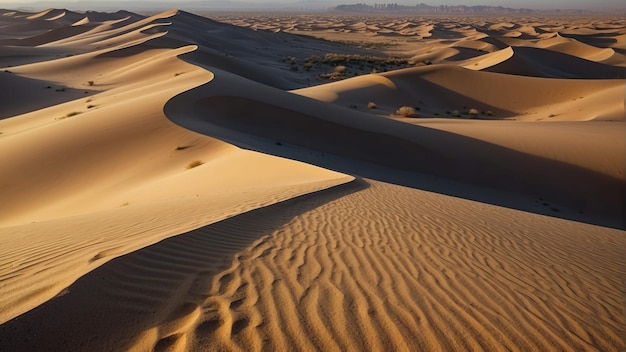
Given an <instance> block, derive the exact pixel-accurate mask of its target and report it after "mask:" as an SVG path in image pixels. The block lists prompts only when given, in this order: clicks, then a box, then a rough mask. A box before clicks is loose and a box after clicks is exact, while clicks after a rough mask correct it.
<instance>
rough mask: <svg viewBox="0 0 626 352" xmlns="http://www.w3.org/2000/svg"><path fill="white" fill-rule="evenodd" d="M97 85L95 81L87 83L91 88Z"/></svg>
mask: <svg viewBox="0 0 626 352" xmlns="http://www.w3.org/2000/svg"><path fill="white" fill-rule="evenodd" d="M95 83H96V82H94V81H87V84H88V85H90V86H93V85H94V84H95Z"/></svg>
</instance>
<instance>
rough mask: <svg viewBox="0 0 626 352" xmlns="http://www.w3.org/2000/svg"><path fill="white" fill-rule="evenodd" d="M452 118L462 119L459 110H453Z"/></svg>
mask: <svg viewBox="0 0 626 352" xmlns="http://www.w3.org/2000/svg"><path fill="white" fill-rule="evenodd" d="M452 117H461V113H460V112H459V110H452Z"/></svg>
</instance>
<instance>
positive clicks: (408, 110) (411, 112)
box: [396, 106, 415, 117]
mask: <svg viewBox="0 0 626 352" xmlns="http://www.w3.org/2000/svg"><path fill="white" fill-rule="evenodd" d="M396 114H398V115H400V116H404V117H414V116H415V109H414V108H412V107H410V106H401V107H400V108H399V109H398V110H397V111H396Z"/></svg>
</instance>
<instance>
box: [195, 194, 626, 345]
mask: <svg viewBox="0 0 626 352" xmlns="http://www.w3.org/2000/svg"><path fill="white" fill-rule="evenodd" d="M442 200H444V201H442ZM536 227H539V228H541V229H542V230H543V231H536V230H535V231H533V229H534V228H536ZM591 229H593V230H595V231H587V230H591ZM623 248H626V238H625V237H624V235H623V233H622V232H619V231H614V230H607V231H606V232H603V231H597V228H594V227H593V226H587V225H584V226H581V224H575V225H573V223H572V222H568V221H563V220H558V219H554V218H548V217H543V216H538V215H531V214H524V213H520V212H516V211H513V210H509V209H504V208H493V207H487V206H484V205H482V204H479V203H474V202H469V201H465V200H459V199H452V198H447V199H442V198H441V196H437V195H433V194H429V193H426V192H422V191H418V190H412V189H406V188H402V187H398V186H392V185H386V184H381V183H372V185H371V186H370V187H369V188H367V189H365V190H362V191H359V192H356V193H353V194H350V195H347V196H345V197H342V198H339V199H336V200H333V201H331V202H329V203H327V204H325V205H323V206H321V207H318V208H316V209H314V210H312V211H309V212H305V213H303V214H302V215H299V216H297V217H295V218H294V219H293V220H292V221H291V222H289V223H288V224H287V225H285V226H284V227H282V228H280V229H279V230H277V231H275V232H274V233H272V234H271V235H268V236H265V237H263V238H261V239H260V240H258V241H256V242H255V243H254V244H253V245H252V246H251V247H250V248H248V249H247V250H245V251H243V252H241V253H240V254H238V255H237V256H236V257H235V258H234V260H233V263H232V266H231V267H230V268H229V269H227V270H225V271H224V272H222V273H220V274H218V275H217V276H215V277H213V279H212V280H213V281H212V283H211V285H210V289H209V292H207V295H206V297H207V298H206V299H205V300H204V301H203V302H201V303H199V307H200V308H198V309H199V310H198V311H195V312H194V319H193V320H194V321H195V323H194V325H195V326H194V327H193V328H190V329H189V330H188V331H187V332H185V334H186V335H187V334H191V335H194V338H192V339H186V340H187V341H194V344H193V346H191V345H189V346H186V348H190V349H194V350H228V351H251V350H267V351H271V350H274V351H276V350H300V351H316V350H317V351H319V350H324V351H331V350H343V351H352V350H370V351H455V350H456V351H461V350H465V351H469V350H492V351H496V350H497V351H502V350H513V351H515V350H518V351H533V350H534V351H540V350H543V351H546V350H576V351H610V350H623V349H624V347H625V346H624V340H622V336H626V331H625V328H624V326H625V325H624V301H623V298H624V295H623V294H624V285H623V284H624V278H625V274H626V265H625V259H624V258H625V257H624V256H623V254H624V250H623ZM207 288H208V287H207ZM195 294H196V297H197V294H198V292H195Z"/></svg>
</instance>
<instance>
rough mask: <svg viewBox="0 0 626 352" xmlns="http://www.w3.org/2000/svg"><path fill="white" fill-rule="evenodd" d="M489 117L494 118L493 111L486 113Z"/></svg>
mask: <svg viewBox="0 0 626 352" xmlns="http://www.w3.org/2000/svg"><path fill="white" fill-rule="evenodd" d="M485 114H486V115H487V116H493V111H491V110H489V111H487V112H486V113H485Z"/></svg>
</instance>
